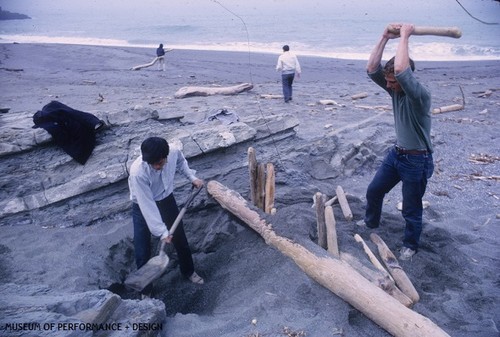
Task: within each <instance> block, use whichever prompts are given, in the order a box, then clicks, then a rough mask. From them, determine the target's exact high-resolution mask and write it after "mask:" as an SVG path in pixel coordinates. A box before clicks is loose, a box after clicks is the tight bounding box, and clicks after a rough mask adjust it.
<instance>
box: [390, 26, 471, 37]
mask: <svg viewBox="0 0 500 337" xmlns="http://www.w3.org/2000/svg"><path fill="white" fill-rule="evenodd" d="M389 32H391V33H393V34H399V29H397V28H394V27H392V28H389ZM412 35H436V36H448V37H453V38H455V39H458V38H460V37H461V36H462V32H461V31H460V28H458V27H427V26H415V30H414V31H413V33H412Z"/></svg>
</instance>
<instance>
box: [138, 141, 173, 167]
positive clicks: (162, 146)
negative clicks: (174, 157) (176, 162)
mask: <svg viewBox="0 0 500 337" xmlns="http://www.w3.org/2000/svg"><path fill="white" fill-rule="evenodd" d="M169 150H170V149H169V147H168V143H167V141H166V140H165V139H163V138H160V137H150V138H147V139H146V140H145V141H143V142H142V144H141V153H142V160H143V161H145V162H146V163H148V164H150V165H152V164H155V163H157V162H159V161H160V160H162V159H164V158H167V156H168V152H169Z"/></svg>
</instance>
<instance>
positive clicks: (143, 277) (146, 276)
mask: <svg viewBox="0 0 500 337" xmlns="http://www.w3.org/2000/svg"><path fill="white" fill-rule="evenodd" d="M167 265H168V256H167V255H166V254H165V255H163V256H161V255H159V256H155V257H153V258H151V259H150V260H149V261H148V262H147V263H146V264H145V265H144V266H142V267H141V268H139V269H137V270H136V271H134V272H133V273H131V274H130V275H129V276H128V277H127V279H126V280H125V285H126V286H127V287H129V288H131V289H134V290H137V291H142V290H143V289H144V288H146V287H147V286H148V284H150V283H151V282H153V281H154V280H156V279H157V278H159V277H160V276H161V275H162V274H163V273H164V272H165V269H167Z"/></svg>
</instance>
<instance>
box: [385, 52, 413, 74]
mask: <svg viewBox="0 0 500 337" xmlns="http://www.w3.org/2000/svg"><path fill="white" fill-rule="evenodd" d="M395 59H396V56H393V57H392V58H391V59H390V60H389V61H387V63H386V64H385V66H384V74H385V75H389V74H392V75H394V60H395ZM410 67H411V71H415V62H413V60H412V59H410Z"/></svg>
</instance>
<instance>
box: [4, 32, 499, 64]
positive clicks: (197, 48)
mask: <svg viewBox="0 0 500 337" xmlns="http://www.w3.org/2000/svg"><path fill="white" fill-rule="evenodd" d="M91 40H92V43H91V42H90V41H89V43H85V42H82V41H78V42H72V41H74V39H72V38H68V40H67V41H48V42H36V41H29V42H22V41H21V42H20V41H15V40H6V39H4V38H3V37H2V36H1V35H0V45H2V44H24V45H65V46H74V45H76V46H87V47H109V48H118V47H119V48H134V49H156V47H157V46H156V45H139V44H138V45H134V44H128V43H126V42H124V41H120V40H107V39H103V40H102V41H103V42H102V43H96V41H97V42H98V41H100V40H98V39H97V40H96V39H91ZM110 41H111V42H110ZM112 41H114V42H115V43H113V42H112ZM168 47H169V48H172V49H174V50H185V51H207V52H222V53H244V54H247V53H251V54H264V55H279V54H280V53H279V52H276V51H269V50H262V49H256V48H252V47H251V46H250V48H247V49H246V50H244V49H228V48H227V47H213V46H197V45H173V44H171V45H168ZM296 54H297V55H298V56H300V57H312V58H322V59H339V60H353V61H366V60H368V57H369V54H361V53H360V54H350V55H348V56H347V55H346V56H343V55H339V54H334V53H331V54H332V55H329V54H328V53H312V52H300V51H296ZM388 58H389V57H385V55H384V59H388ZM414 59H415V60H417V61H419V62H496V61H500V58H479V57H478V58H463V59H430V60H429V59H422V58H418V57H414Z"/></svg>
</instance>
